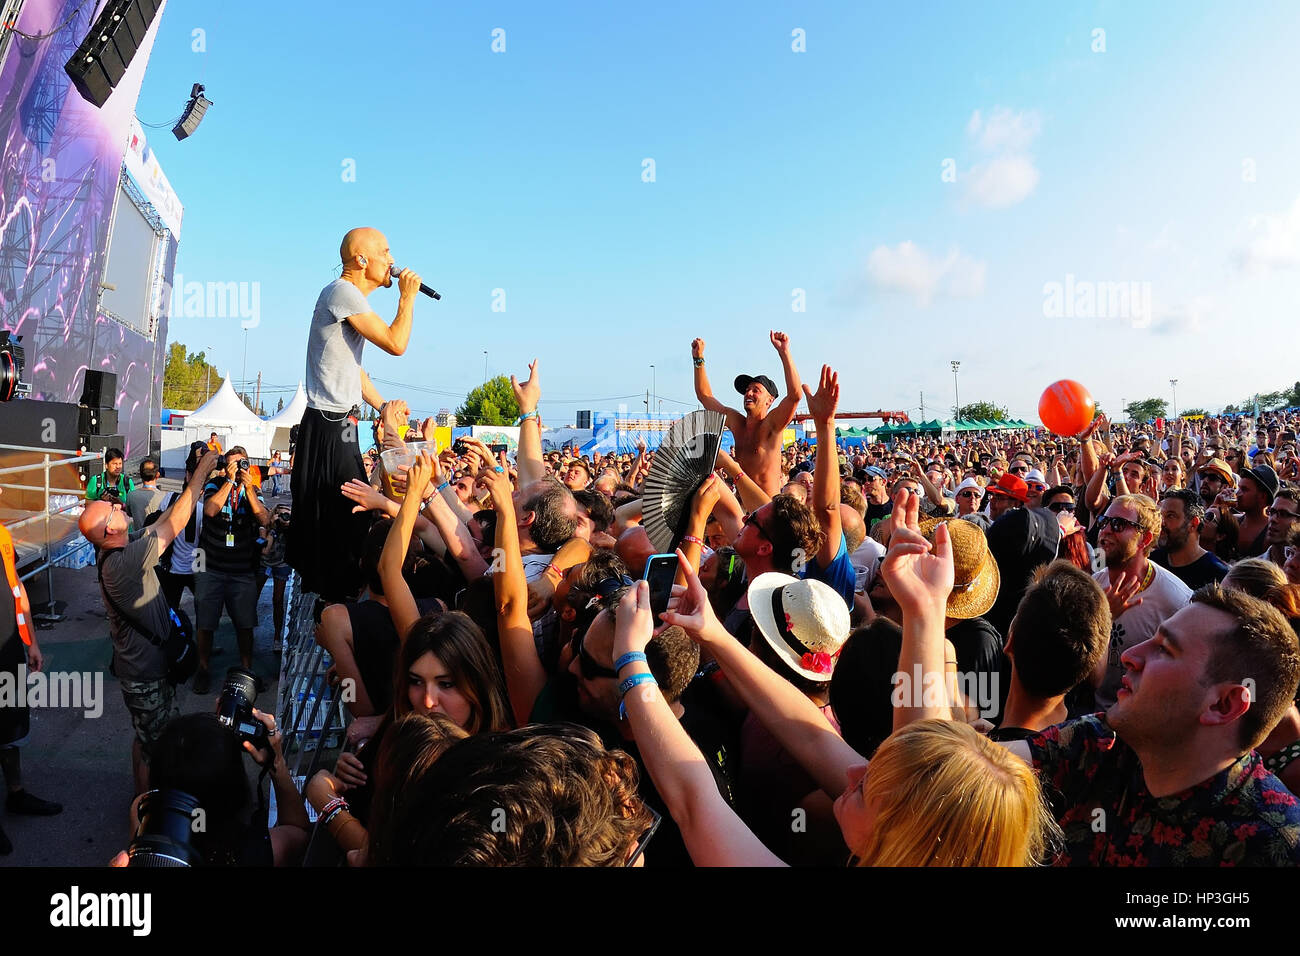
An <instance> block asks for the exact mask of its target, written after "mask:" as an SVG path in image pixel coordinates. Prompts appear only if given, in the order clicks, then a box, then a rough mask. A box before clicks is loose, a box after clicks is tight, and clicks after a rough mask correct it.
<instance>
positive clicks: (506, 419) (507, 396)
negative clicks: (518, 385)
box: [456, 375, 519, 425]
mask: <svg viewBox="0 0 1300 956" xmlns="http://www.w3.org/2000/svg"><path fill="white" fill-rule="evenodd" d="M518 417H519V403H518V402H516V401H515V393H514V389H512V388H511V387H510V379H508V378H507V377H506V376H504V375H498V376H497V377H496V378H492V379H488V381H486V382H484V383H483V384H482V385H479V386H477V387H476V388H474V389H472V390H471V391H470V393H469V394H468V395H466V396H465V401H464V403H463V404H462V405H461V406H460V407H459V408H458V409H456V418H457V420H458V421H459V422H460V423H461V424H462V425H513V424H514V423H515V419H516V418H518Z"/></svg>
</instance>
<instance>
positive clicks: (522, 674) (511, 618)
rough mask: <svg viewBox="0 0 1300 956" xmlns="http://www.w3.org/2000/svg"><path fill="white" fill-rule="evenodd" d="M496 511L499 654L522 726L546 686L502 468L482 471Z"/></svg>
mask: <svg viewBox="0 0 1300 956" xmlns="http://www.w3.org/2000/svg"><path fill="white" fill-rule="evenodd" d="M486 479H487V483H488V489H489V490H490V491H491V494H492V507H493V509H494V510H495V511H496V514H497V530H496V553H495V554H494V555H493V564H494V566H495V570H496V573H495V574H493V575H492V584H493V589H494V591H495V593H496V603H497V633H498V635H499V637H500V641H501V660H502V663H503V664H504V665H505V677H506V692H507V693H508V694H509V696H510V706H511V708H512V709H513V710H514V715H515V723H516V724H518V725H519V726H521V727H522V726H523V725H524V724H526V723H528V718H529V716H530V715H531V714H532V712H533V705H534V704H535V703H536V702H537V695H538V694H540V693H541V692H542V688H543V687H545V686H546V669H545V668H544V667H542V661H541V659H540V658H539V657H538V656H537V644H536V643H535V642H534V641H533V625H532V622H531V621H529V619H528V581H527V580H526V579H525V577H524V559H523V557H522V555H521V554H520V550H519V527H518V525H517V519H516V516H515V505H514V501H513V500H512V499H511V491H512V489H511V487H510V479H509V478H507V477H506V476H505V475H504V474H503V473H500V472H492V473H490V474H488V475H487V476H486Z"/></svg>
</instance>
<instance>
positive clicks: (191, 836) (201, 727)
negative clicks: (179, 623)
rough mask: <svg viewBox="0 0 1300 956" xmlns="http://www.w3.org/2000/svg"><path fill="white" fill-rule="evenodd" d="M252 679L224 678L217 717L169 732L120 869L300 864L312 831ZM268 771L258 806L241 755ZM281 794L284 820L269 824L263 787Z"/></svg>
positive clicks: (236, 671) (189, 718) (244, 674)
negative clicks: (268, 780)
mask: <svg viewBox="0 0 1300 956" xmlns="http://www.w3.org/2000/svg"><path fill="white" fill-rule="evenodd" d="M256 699H257V691H256V684H255V681H254V678H253V675H252V674H251V673H250V672H249V671H246V670H244V669H243V668H239V667H232V668H231V669H230V670H229V671H227V672H226V680H225V684H224V685H223V687H222V691H221V695H220V697H219V698H218V700H217V710H216V713H212V714H186V715H184V716H183V717H178V718H176V719H175V720H173V721H172V722H171V723H170V724H168V725H167V728H166V729H165V730H164V731H163V732H162V734H161V736H160V737H159V738H158V742H157V744H156V745H155V746H154V755H153V761H152V763H151V764H150V766H149V784H150V786H151V787H152V788H153V789H152V790H150V791H149V792H148V793H145V794H143V795H141V796H140V797H139V798H137V800H136V803H135V804H134V805H133V806H132V810H131V825H132V830H133V833H134V834H135V836H134V838H133V839H132V841H131V845H130V847H129V848H128V849H127V850H126V852H124V853H119V854H118V855H117V857H116V858H115V859H114V860H113V865H114V866H133V867H174V866H297V865H299V864H300V863H301V860H302V855H303V852H304V851H305V850H306V848H307V840H308V836H309V830H308V827H309V823H308V819H307V811H306V809H305V807H304V806H303V802H302V797H301V796H299V794H298V790H297V788H296V787H295V786H294V783H293V777H292V775H291V774H290V772H289V767H288V765H287V764H286V763H285V760H284V754H283V752H282V750H281V740H282V739H283V737H282V735H281V734H280V732H279V730H278V729H277V728H276V725H275V718H274V717H272V716H271V715H270V714H264V713H262V712H261V711H260V710H257V709H256V708H255V707H254V706H253V703H254V702H255V701H256ZM243 753H247V754H249V755H251V756H252V758H253V760H254V762H255V763H257V765H258V766H260V767H261V768H262V772H261V775H260V776H259V777H258V782H257V787H256V794H257V799H256V801H254V800H253V794H252V791H253V788H252V787H250V786H249V781H248V775H247V773H246V772H245V766H244V762H243V758H242V757H241V754H243ZM267 776H270V778H271V783H272V786H274V788H275V801H276V808H277V813H278V820H277V822H276V825H275V826H274V827H268V826H267V809H268V808H267V800H266V793H265V787H264V783H263V781H264V780H265V778H266V777H267Z"/></svg>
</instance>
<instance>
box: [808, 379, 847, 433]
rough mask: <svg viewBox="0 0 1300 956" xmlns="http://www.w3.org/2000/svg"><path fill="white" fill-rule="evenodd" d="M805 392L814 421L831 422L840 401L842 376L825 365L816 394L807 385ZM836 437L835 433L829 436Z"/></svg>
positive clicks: (809, 411)
mask: <svg viewBox="0 0 1300 956" xmlns="http://www.w3.org/2000/svg"><path fill="white" fill-rule="evenodd" d="M803 394H804V399H805V400H806V401H807V402H808V413H809V414H810V415H812V417H813V421H814V422H829V421H830V420H831V419H833V418H834V417H835V409H836V407H837V406H838V405H839V403H840V377H839V375H838V374H837V373H835V372H832V371H831V367H830V366H829V365H823V366H822V374H821V379H820V380H819V381H818V383H817V392H816V394H814V393H813V392H810V391H809V390H808V386H807V385H805V386H804V387H803ZM834 437H835V436H834V435H833V434H832V435H830V436H829V438H830V439H831V440H833V439H834Z"/></svg>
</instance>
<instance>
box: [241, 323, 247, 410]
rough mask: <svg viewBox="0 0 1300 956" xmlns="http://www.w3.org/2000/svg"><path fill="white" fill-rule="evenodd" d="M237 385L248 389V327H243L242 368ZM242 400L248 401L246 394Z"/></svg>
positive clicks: (245, 389)
mask: <svg viewBox="0 0 1300 956" xmlns="http://www.w3.org/2000/svg"><path fill="white" fill-rule="evenodd" d="M239 385H240V387H241V388H243V389H244V391H245V392H247V391H248V329H244V368H243V371H241V372H240V373H239ZM244 401H245V402H247V401H248V398H247V397H246V396H245V398H244Z"/></svg>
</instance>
